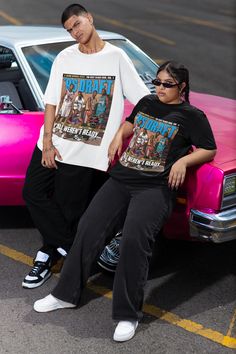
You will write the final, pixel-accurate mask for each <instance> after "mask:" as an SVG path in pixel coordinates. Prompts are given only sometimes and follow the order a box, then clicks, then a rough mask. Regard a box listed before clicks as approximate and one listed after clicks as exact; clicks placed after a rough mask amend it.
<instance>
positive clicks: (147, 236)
mask: <svg viewBox="0 0 236 354" xmlns="http://www.w3.org/2000/svg"><path fill="white" fill-rule="evenodd" d="M153 84H154V85H155V86H156V95H148V96H145V97H144V98H142V99H141V100H140V101H139V103H138V104H137V105H136V106H135V107H134V109H133V112H132V113H131V115H130V116H129V117H128V118H127V119H126V122H125V123H124V124H123V125H122V126H121V127H120V129H119V131H118V132H117V133H116V135H115V137H114V139H113V141H112V143H111V145H110V148H109V159H110V161H113V160H114V158H115V155H116V154H118V155H120V154H121V150H122V144H123V140H124V139H126V138H128V137H130V136H132V134H133V131H134V130H135V131H136V133H137V130H140V131H143V130H144V129H145V131H146V132H147V135H148V139H150V138H151V137H152V136H153V139H151V140H152V141H153V144H156V137H157V136H161V137H162V138H163V139H165V144H164V148H163V149H162V150H161V154H159V153H156V151H155V148H153V149H150V151H151V154H152V156H150V154H149V156H145V154H144V155H142V156H140V154H136V151H137V149H135V146H134V147H133V148H132V149H130V148H129V146H128V147H127V149H126V150H125V151H124V152H123V154H122V155H121V157H120V159H119V161H118V162H117V163H116V164H115V165H114V166H113V167H112V168H111V169H110V176H111V177H110V179H109V180H108V181H107V182H106V183H105V185H103V187H102V188H101V189H100V191H99V192H98V193H97V195H96V196H95V197H94V199H93V201H92V202H91V204H90V206H89V207H88V209H87V211H86V212H85V214H84V216H83V218H82V219H81V221H80V223H79V227H78V232H77V237H76V239H75V242H74V244H73V247H72V249H71V251H70V253H69V255H68V257H67V260H66V262H65V264H64V268H63V271H62V274H61V277H60V280H59V283H58V285H57V286H56V288H55V289H54V290H53V292H52V294H50V295H48V296H47V297H46V298H44V299H42V300H39V301H36V303H35V304H34V309H35V310H36V311H38V312H47V311H52V310H55V309H59V308H66V307H74V306H76V305H78V303H79V300H80V296H81V291H82V289H83V288H84V286H85V285H86V281H87V279H88V277H89V274H90V269H91V265H92V263H93V261H94V260H95V259H96V257H97V256H98V255H99V253H100V252H101V251H102V249H103V247H104V243H105V241H106V238H107V237H108V235H111V234H112V232H111V231H112V230H113V229H114V228H115V226H116V225H117V223H118V221H119V222H120V218H121V217H122V218H123V219H124V226H123V236H122V243H121V249H120V253H121V254H120V260H119V264H118V266H117V269H116V274H115V278H114V287H113V319H114V320H117V321H118V325H117V327H116V330H115V332H114V336H113V339H114V340H115V341H125V340H129V339H131V338H132V337H133V336H134V334H135V330H136V328H137V326H138V321H139V320H140V319H141V318H142V312H141V310H142V305H143V298H144V286H145V283H146V281H147V276H148V268H149V259H150V257H151V254H152V246H153V243H154V240H155V236H156V235H157V234H158V232H159V231H160V229H161V228H162V226H163V223H164V222H165V221H166V219H167V218H168V216H169V215H170V213H171V210H172V207H173V203H174V200H175V195H176V191H177V190H178V188H179V187H180V186H181V185H182V184H183V182H184V179H185V175H186V170H187V168H188V167H190V166H193V165H197V164H202V163H204V162H207V161H210V160H212V159H213V158H214V156H215V153H216V145H215V141H214V137H213V134H212V131H211V128H210V125H209V123H208V120H207V118H206V116H205V114H204V113H203V112H202V111H200V110H199V109H197V108H195V107H193V106H191V105H190V103H189V74H188V70H187V69H186V68H185V67H184V66H183V65H181V64H178V63H175V62H170V61H169V62H166V63H164V64H163V65H162V66H160V68H159V69H158V72H157V77H156V79H155V80H153ZM136 136H137V134H136ZM134 140H135V141H134ZM136 140H137V139H136V137H135V136H134V137H133V139H131V141H130V146H133V145H135V144H136V143H137V141H136ZM160 141H161V140H160ZM160 141H159V144H160ZM137 144H138V143H137ZM192 145H194V146H195V147H196V149H195V150H194V151H193V152H192V153H189V151H190V150H191V148H192ZM160 155H161V156H160Z"/></svg>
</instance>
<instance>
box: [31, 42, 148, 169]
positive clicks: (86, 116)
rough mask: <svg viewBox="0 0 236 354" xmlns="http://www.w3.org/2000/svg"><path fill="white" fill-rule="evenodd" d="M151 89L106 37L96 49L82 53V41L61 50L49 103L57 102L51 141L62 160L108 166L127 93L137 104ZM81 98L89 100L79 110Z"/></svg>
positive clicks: (46, 99) (50, 84)
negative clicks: (90, 106)
mask: <svg viewBox="0 0 236 354" xmlns="http://www.w3.org/2000/svg"><path fill="white" fill-rule="evenodd" d="M147 94H149V90H148V88H147V87H146V86H145V84H144V83H143V81H142V80H141V78H140V77H139V75H138V73H137V71H136V70H135V68H134V65H133V63H132V62H131V60H130V59H129V57H128V56H127V54H126V53H125V52H124V51H123V50H122V49H120V48H117V47H116V46H114V45H112V44H110V43H108V42H106V44H105V46H104V48H103V49H102V50H101V51H100V52H98V53H94V54H84V53H82V52H80V51H79V48H78V44H74V45H72V46H70V47H68V48H66V49H64V50H63V51H61V52H60V53H59V54H58V56H57V57H56V59H55V61H54V63H53V66H52V69H51V74H50V78H49V82H48V85H47V89H46V92H45V95H44V102H45V104H51V105H55V106H56V107H57V108H56V118H55V123H54V128H53V137H52V140H53V144H54V146H55V147H56V148H57V149H58V150H59V152H60V154H61V156H62V159H63V161H62V162H63V163H67V164H72V165H78V166H84V167H92V168H95V169H99V170H102V171H106V170H107V168H108V164H109V161H108V156H107V153H108V147H109V145H110V143H111V141H112V139H113V137H114V135H115V133H116V132H117V130H118V128H119V126H120V124H121V120H122V116H123V111H124V96H125V97H126V98H127V99H128V100H129V101H130V102H131V103H133V104H136V103H137V102H138V101H139V100H140V99H141V98H142V97H143V96H145V95H147ZM92 96H93V97H94V96H95V97H96V100H97V104H96V105H95V107H94V109H93V110H92V111H91V110H90V111H88V110H86V109H85V107H86V102H87V100H88V99H91V97H92ZM78 97H79V98H80V99H81V97H82V98H83V99H84V106H83V107H84V108H83V109H82V110H80V112H78V110H76V109H74V108H75V106H76V105H74V102H76V100H78ZM65 108H66V109H65ZM43 130H44V126H43V127H42V128H41V131H40V137H39V140H38V147H39V148H40V149H41V150H42V140H43Z"/></svg>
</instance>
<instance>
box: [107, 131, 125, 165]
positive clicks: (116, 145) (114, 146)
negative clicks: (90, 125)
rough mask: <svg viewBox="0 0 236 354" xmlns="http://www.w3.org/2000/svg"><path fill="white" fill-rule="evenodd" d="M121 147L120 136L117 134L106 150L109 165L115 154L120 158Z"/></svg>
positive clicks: (121, 140)
mask: <svg viewBox="0 0 236 354" xmlns="http://www.w3.org/2000/svg"><path fill="white" fill-rule="evenodd" d="M122 146H123V139H122V135H121V134H119V132H118V133H117V134H116V135H115V137H114V139H113V140H112V142H111V144H110V146H109V149H108V158H109V161H110V163H111V162H112V161H113V160H114V159H115V156H116V153H117V155H118V156H119V157H120V154H121V151H122Z"/></svg>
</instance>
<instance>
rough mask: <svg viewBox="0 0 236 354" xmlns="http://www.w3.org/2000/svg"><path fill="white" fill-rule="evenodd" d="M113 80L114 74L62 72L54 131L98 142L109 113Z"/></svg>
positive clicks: (88, 141)
mask: <svg viewBox="0 0 236 354" xmlns="http://www.w3.org/2000/svg"><path fill="white" fill-rule="evenodd" d="M114 82H115V76H92V75H87V76H85V75H69V74H64V75H63V82H62V90H61V101H60V104H59V107H58V112H57V115H56V118H55V123H54V128H53V133H54V134H56V135H57V136H59V137H61V138H63V139H67V140H72V141H82V142H84V143H86V144H90V145H97V146H98V145H100V144H101V142H102V138H103V135H104V131H105V129H106V125H107V121H108V117H109V113H110V108H111V103H112V98H113V90H114Z"/></svg>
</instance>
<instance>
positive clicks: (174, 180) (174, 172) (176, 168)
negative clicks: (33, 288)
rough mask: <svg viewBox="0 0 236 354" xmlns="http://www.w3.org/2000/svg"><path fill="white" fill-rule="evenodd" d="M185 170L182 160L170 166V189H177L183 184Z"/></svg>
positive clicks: (185, 166)
mask: <svg viewBox="0 0 236 354" xmlns="http://www.w3.org/2000/svg"><path fill="white" fill-rule="evenodd" d="M186 170H187V165H186V162H185V161H184V159H179V160H178V161H176V162H175V163H174V164H173V165H172V167H171V170H170V174H169V179H168V185H169V187H170V188H171V189H178V188H179V187H180V186H181V185H182V184H183V183H184V179H185V175H186Z"/></svg>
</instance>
